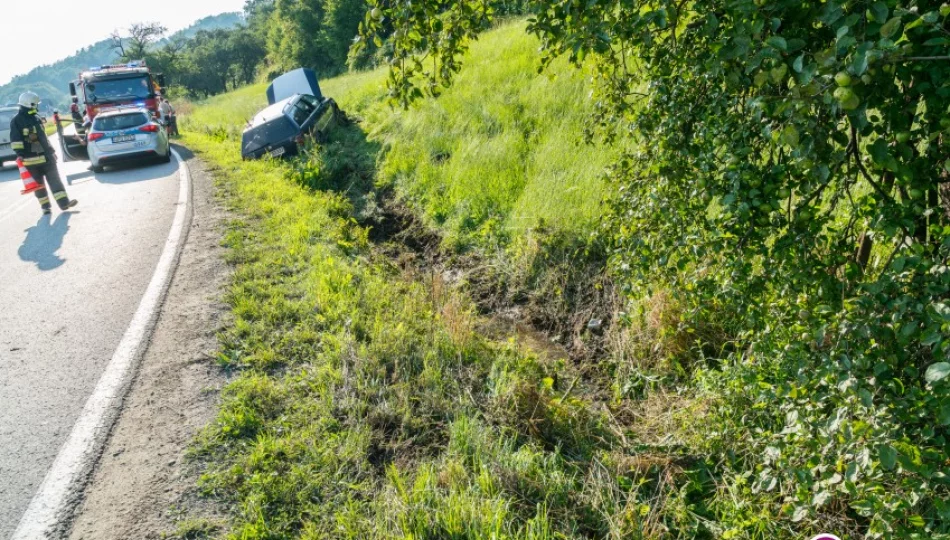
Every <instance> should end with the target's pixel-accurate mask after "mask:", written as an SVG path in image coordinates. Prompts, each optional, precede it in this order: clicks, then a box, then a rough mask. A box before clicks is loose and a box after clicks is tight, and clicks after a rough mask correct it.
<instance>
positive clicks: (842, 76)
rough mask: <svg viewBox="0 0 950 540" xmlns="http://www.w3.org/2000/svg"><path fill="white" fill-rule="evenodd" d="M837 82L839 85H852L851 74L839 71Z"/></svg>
mask: <svg viewBox="0 0 950 540" xmlns="http://www.w3.org/2000/svg"><path fill="white" fill-rule="evenodd" d="M835 82H836V83H838V86H851V75H848V74H847V72H844V71H839V72H838V74H837V75H835Z"/></svg>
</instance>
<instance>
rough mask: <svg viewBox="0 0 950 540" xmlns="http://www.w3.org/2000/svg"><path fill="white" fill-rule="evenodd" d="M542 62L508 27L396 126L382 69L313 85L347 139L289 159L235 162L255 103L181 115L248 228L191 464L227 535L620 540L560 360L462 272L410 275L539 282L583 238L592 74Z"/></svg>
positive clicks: (600, 441) (556, 349) (594, 449)
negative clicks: (224, 517)
mask: <svg viewBox="0 0 950 540" xmlns="http://www.w3.org/2000/svg"><path fill="white" fill-rule="evenodd" d="M499 47H504V48H505V51H506V55H505V60H504V61H503V62H499V61H497V58H496V57H495V56H494V54H493V52H494V51H495V50H497V49H498V48H499ZM536 50H537V42H536V41H535V40H533V39H530V38H526V37H525V36H524V26H523V25H522V24H514V25H509V26H505V27H502V28H500V29H498V30H496V31H494V32H492V33H490V34H489V35H487V36H485V38H484V39H483V40H482V41H480V42H479V43H478V44H476V45H475V46H473V48H472V50H471V52H470V53H469V56H468V58H469V60H471V63H470V64H469V66H468V67H467V68H466V69H465V71H464V72H463V74H462V77H463V79H462V80H463V81H464V83H463V84H460V85H458V86H457V87H455V88H453V89H451V90H449V91H448V92H446V94H445V95H444V96H443V97H442V98H440V99H439V100H436V101H432V102H428V103H424V104H421V105H420V106H419V107H417V108H414V109H412V110H410V111H393V110H391V109H389V108H388V106H387V105H385V103H384V101H385V89H384V88H383V81H384V76H385V74H384V73H383V72H379V71H377V72H369V73H359V74H354V75H347V76H343V77H339V78H335V79H331V80H327V81H323V82H322V87H323V90H324V92H325V93H326V94H327V95H329V96H332V97H334V98H336V99H337V100H338V101H339V102H340V104H341V106H342V107H343V108H344V109H345V110H346V111H347V113H348V114H349V115H350V116H351V117H352V118H355V119H358V122H357V123H356V124H355V125H350V126H344V127H343V128H341V129H339V130H338V131H337V132H335V133H334V134H333V135H332V136H331V139H330V141H328V142H327V144H325V145H322V146H320V147H315V148H313V149H312V151H311V152H310V153H309V154H308V156H307V157H306V158H304V159H301V160H298V161H293V162H288V163H285V164H283V165H281V164H279V163H278V162H268V161H265V162H242V161H241V159H240V154H239V140H240V131H241V128H242V126H243V122H244V120H245V119H246V118H248V117H249V116H250V115H252V114H253V113H254V112H255V111H256V110H257V109H258V108H259V107H260V106H262V105H263V104H264V94H263V87H262V86H253V87H248V88H245V89H242V90H240V91H238V92H234V93H231V94H227V95H222V96H218V97H215V98H211V99H209V100H207V101H206V102H202V103H199V104H195V105H191V104H182V105H181V110H182V111H183V113H187V118H184V119H183V128H184V130H185V131H186V135H185V139H184V143H185V144H186V145H187V146H188V147H189V148H192V149H195V150H197V151H199V153H200V155H201V156H202V157H203V158H204V159H206V160H209V161H210V162H212V163H213V164H214V165H215V166H216V167H219V168H220V170H219V180H220V182H221V185H222V193H224V194H225V196H226V197H227V204H228V205H229V206H230V207H232V208H235V209H236V210H237V212H238V219H236V220H234V222H233V229H232V230H231V231H229V233H228V235H227V238H228V246H229V251H230V253H229V260H231V261H232V262H234V263H235V264H236V268H235V275H234V278H233V281H232V284H231V287H230V290H229V292H228V294H227V297H228V301H229V303H230V305H231V306H232V310H233V313H234V317H235V321H234V325H233V327H231V328H229V329H228V330H226V332H225V335H224V336H223V340H222V343H223V348H222V350H221V352H220V354H219V361H220V362H221V363H222V365H225V366H227V368H228V369H234V370H236V372H237V373H240V374H241V375H240V376H239V377H238V378H237V379H236V380H235V382H234V383H233V384H232V385H231V386H230V387H229V388H228V389H227V390H226V391H225V392H224V395H225V397H224V402H223V404H222V409H221V412H220V415H219V417H218V420H217V421H216V422H215V423H213V425H210V426H208V428H207V430H206V432H205V433H204V435H203V436H202V437H201V441H200V443H199V449H198V450H197V451H196V455H197V456H199V457H200V459H201V460H202V462H203V463H204V464H205V465H204V466H205V467H206V468H207V470H206V473H205V474H204V476H203V480H202V489H203V490H204V491H205V492H207V493H215V494H218V495H219V496H220V500H221V502H223V503H224V504H226V505H227V507H229V508H234V509H240V510H238V512H237V514H236V515H234V516H233V521H232V522H231V523H229V524H227V526H226V530H229V531H230V534H232V535H233V536H231V537H234V538H274V537H282V538H290V537H293V538H297V537H300V538H326V537H351V538H383V537H389V536H388V533H387V532H386V531H390V532H394V531H399V534H400V535H402V536H403V537H414V538H489V537H493V538H526V537H527V538H549V537H554V536H545V535H544V534H542V531H545V530H547V531H551V532H553V531H561V532H567V531H570V530H571V529H572V528H578V527H582V528H584V530H590V531H598V532H599V533H602V534H606V533H608V532H611V531H613V532H615V533H621V532H622V529H615V528H614V527H615V525H611V523H610V521H611V519H612V518H611V517H610V516H609V515H606V514H604V513H605V512H621V511H622V509H621V507H620V506H614V507H612V508H609V509H608V508H606V507H601V506H600V505H601V503H600V502H598V498H599V497H600V495H599V494H600V493H602V492H608V491H610V490H612V489H615V487H616V486H615V484H614V482H615V479H613V478H610V477H602V478H597V479H596V480H595V481H593V482H592V481H590V480H589V479H587V478H588V475H590V474H593V473H596V471H597V468H596V467H600V466H601V465H602V462H601V461H600V460H597V461H591V460H590V457H591V456H593V455H594V453H600V452H608V453H609V454H605V455H604V456H602V458H599V459H611V460H613V459H621V458H622V457H623V456H622V455H621V454H616V452H619V451H620V450H621V448H620V447H619V446H614V445H615V444H616V443H617V441H616V439H615V437H614V436H612V435H610V434H609V432H608V431H607V427H606V425H604V424H602V421H603V419H602V418H600V416H599V413H596V412H595V411H594V408H593V407H592V405H593V403H592V402H591V401H589V400H590V395H589V394H588V393H587V391H586V390H585V391H584V392H581V391H580V389H579V388H578V389H577V390H576V392H575V396H576V397H571V398H570V399H568V395H569V394H571V393H572V391H573V390H568V386H569V383H570V381H571V380H572V379H573V380H575V383H576V379H577V377H578V372H577V371H576V369H575V368H574V367H573V365H572V364H571V363H570V362H567V361H566V358H567V353H566V351H565V348H563V347H560V346H558V345H556V344H553V343H550V342H548V341H547V339H546V338H544V337H543V335H542V334H541V333H540V332H538V333H535V332H534V331H531V330H529V329H527V328H526V329H525V330H524V331H523V332H519V331H517V330H516V326H517V325H515V324H514V323H511V322H509V323H505V322H504V319H503V318H500V317H499V318H497V319H493V316H492V315H486V316H482V315H479V308H478V307H477V305H476V300H475V299H474V298H473V294H472V293H473V291H472V290H471V289H469V288H468V287H467V286H466V283H465V281H466V280H465V279H464V278H462V279H459V278H458V277H454V278H453V277H451V276H452V275H453V274H455V273H456V272H458V271H461V272H462V273H463V274H467V275H476V274H478V272H476V270H475V269H474V268H472V267H471V266H464V265H463V266H461V267H459V266H453V264H452V263H449V262H447V261H446V262H441V263H433V264H427V263H425V262H423V261H424V260H428V259H427V258H428V257H437V258H438V257H440V256H441V257H448V258H452V257H455V256H457V257H460V258H462V259H468V260H483V261H488V260H494V261H495V262H496V263H497V264H499V265H507V266H508V268H509V269H510V271H511V274H512V275H514V274H518V275H532V273H537V274H543V273H544V272H543V271H537V269H538V268H547V271H548V272H549V273H547V274H544V275H548V276H553V275H554V272H555V271H556V270H557V268H558V264H559V262H560V259H557V257H556V256H557V255H559V253H560V252H559V251H558V250H557V249H553V248H551V245H552V244H548V242H547V240H548V239H550V238H555V237H557V238H561V239H564V238H566V239H572V241H573V242H575V243H580V244H583V239H584V238H586V237H587V236H588V235H589V234H590V232H591V231H592V230H593V229H594V227H595V223H596V220H595V219H594V216H595V215H596V213H597V207H598V204H599V200H600V198H601V196H602V189H603V188H602V185H601V180H600V177H601V173H602V169H603V167H604V166H605V164H606V163H607V162H608V160H609V158H610V156H611V154H610V153H609V152H605V151H604V150H603V149H601V148H598V147H596V146H589V145H586V144H584V143H583V142H582V139H581V137H582V132H583V129H582V125H583V118H584V115H585V114H589V113H590V111H591V105H590V104H589V102H586V101H585V100H584V99H583V96H584V95H586V93H587V92H588V91H589V90H588V88H587V86H586V84H585V82H584V78H583V77H582V75H581V74H579V73H577V72H575V71H573V70H572V69H571V68H569V67H568V66H566V65H564V64H557V65H555V66H554V67H553V68H552V70H551V71H550V74H549V75H544V76H539V75H537V72H536V69H535V68H536V66H537V62H538V61H539V58H538V56H537V53H536ZM484 89H491V91H483V90H484ZM189 109H190V110H189ZM576 155H583V156H584V159H582V160H575V159H571V156H576ZM553 245H556V246H562V245H563V244H561V243H554V244H553ZM413 246H414V247H413ZM439 253H441V254H442V255H438V254H439ZM572 253H574V252H572ZM549 255H550V256H551V257H548V256H549ZM575 255H576V253H575ZM413 259H415V260H417V263H412V262H410V261H412V260H413ZM542 260H546V261H547V263H548V264H546V263H544V262H542ZM398 261H402V263H401V264H406V266H403V267H402V269H400V266H399V264H400V263H399V262H398ZM575 262H577V261H575ZM577 266H578V267H581V266H583V265H580V264H579V265H577ZM288 270H290V271H288ZM562 277H563V275H562ZM488 328H496V329H495V330H489V329H488ZM509 338H510V339H509ZM568 456H570V457H568ZM571 493H574V494H573V495H572V494H571ZM613 504H619V501H616V502H615V503H613ZM182 527H183V528H184V530H180V531H178V534H179V536H180V537H190V535H194V534H195V533H194V532H193V531H195V530H212V529H214V526H212V525H209V524H207V523H205V522H202V521H200V520H199V521H195V520H187V521H184V522H183V525H182ZM492 531H494V532H492Z"/></svg>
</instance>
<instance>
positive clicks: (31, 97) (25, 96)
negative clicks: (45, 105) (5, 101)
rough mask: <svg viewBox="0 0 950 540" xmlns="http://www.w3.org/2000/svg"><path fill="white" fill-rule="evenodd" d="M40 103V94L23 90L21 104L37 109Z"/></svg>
mask: <svg viewBox="0 0 950 540" xmlns="http://www.w3.org/2000/svg"><path fill="white" fill-rule="evenodd" d="M39 104H40V96H38V95H36V94H35V93H33V92H23V93H22V94H20V106H21V107H26V108H27V109H35V108H36V107H38V106H39Z"/></svg>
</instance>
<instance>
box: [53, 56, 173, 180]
mask: <svg viewBox="0 0 950 540" xmlns="http://www.w3.org/2000/svg"><path fill="white" fill-rule="evenodd" d="M164 86H165V81H164V77H162V75H155V74H152V72H151V70H149V68H148V66H147V65H146V64H145V61H143V60H139V61H135V62H129V63H127V64H117V65H108V66H97V67H92V68H89V69H88V70H86V71H83V72H82V73H80V74H79V79H78V80H76V81H73V82H71V83H69V93H70V95H71V96H73V97H76V98H78V101H79V103H78V105H79V107H80V111H81V113H82V116H83V119H84V122H83V124H82V125H79V124H78V123H77V122H74V123H73V124H72V125H68V126H65V127H64V126H63V122H62V119H61V118H60V115H59V114H58V113H56V114H54V119H55V121H56V129H57V132H58V133H59V135H60V141H61V145H62V149H63V154H64V158H65V159H66V160H67V161H69V160H78V159H88V154H87V152H86V133H85V131H86V130H85V127H86V126H88V125H89V124H90V123H91V122H92V120H93V119H95V117H96V115H98V114H99V113H100V112H101V111H105V110H111V109H115V108H117V107H127V106H133V107H140V108H143V109H147V110H148V111H149V113H151V114H152V116H153V117H156V118H157V117H158V116H159V112H158V105H159V102H160V101H161V96H162V89H163V88H164Z"/></svg>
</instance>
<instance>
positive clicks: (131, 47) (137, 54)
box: [112, 22, 168, 62]
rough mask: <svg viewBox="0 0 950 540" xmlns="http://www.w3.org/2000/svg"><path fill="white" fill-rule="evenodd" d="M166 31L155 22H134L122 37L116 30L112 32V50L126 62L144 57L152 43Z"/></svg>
mask: <svg viewBox="0 0 950 540" xmlns="http://www.w3.org/2000/svg"><path fill="white" fill-rule="evenodd" d="M167 31H168V29H167V28H165V27H164V26H162V25H161V24H159V23H156V22H151V23H135V24H133V25H132V26H130V27H129V29H128V36H127V37H122V35H121V34H120V33H119V31H118V30H116V31H114V32H112V50H113V51H115V53H116V54H118V55H119V58H120V59H122V60H123V61H126V62H128V61H132V60H139V59H142V58H145V56H146V55H147V54H148V53H149V50H150V49H151V47H152V45H154V44H155V42H157V41H158V40H160V39H161V38H162V37H163V36H164V35H165V32H167Z"/></svg>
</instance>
